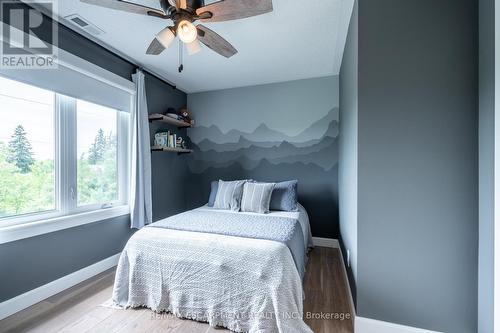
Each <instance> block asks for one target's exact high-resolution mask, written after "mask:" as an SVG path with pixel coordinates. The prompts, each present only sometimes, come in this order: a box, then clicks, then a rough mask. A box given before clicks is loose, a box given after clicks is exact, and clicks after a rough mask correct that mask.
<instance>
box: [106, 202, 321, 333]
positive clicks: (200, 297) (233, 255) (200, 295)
mask: <svg viewBox="0 0 500 333" xmlns="http://www.w3.org/2000/svg"><path fill="white" fill-rule="evenodd" d="M203 209H206V208H203ZM238 214H241V213H238ZM278 214H280V213H278ZM288 214H290V213H288ZM297 214H299V213H297ZM299 215H300V214H299ZM306 216H307V215H306ZM297 217H298V215H297ZM303 228H304V230H305V232H304V234H305V235H307V239H308V241H307V242H306V244H309V239H310V233H309V225H308V223H307V225H305V224H304V225H303ZM302 300H303V289H302V281H301V278H300V276H299V274H298V271H297V269H296V267H295V264H294V261H293V258H292V255H291V253H290V250H289V249H288V247H287V246H286V245H285V244H283V243H280V242H276V241H269V240H262V239H251V238H242V237H233V236H226V235H218V234H208V233H200V232H189V231H180V230H171V229H162V228H143V229H141V230H140V231H138V232H137V233H135V234H134V235H133V236H132V237H131V238H130V240H129V242H128V243H127V245H126V247H125V249H124V250H123V252H122V255H121V257H120V261H119V264H118V268H117V272H116V278H115V285H114V289H113V302H114V303H115V304H117V305H119V306H123V307H139V306H145V307H148V308H151V309H152V310H155V311H168V312H172V313H174V314H175V315H177V316H179V317H183V318H190V319H195V320H198V321H205V322H208V323H209V324H210V325H211V326H223V327H226V328H229V329H230V330H233V331H236V332H283V333H294V332H312V331H311V330H310V328H309V327H308V326H307V325H306V324H305V323H304V322H303V320H302V318H301V317H302V311H303V307H302V303H303V302H302Z"/></svg>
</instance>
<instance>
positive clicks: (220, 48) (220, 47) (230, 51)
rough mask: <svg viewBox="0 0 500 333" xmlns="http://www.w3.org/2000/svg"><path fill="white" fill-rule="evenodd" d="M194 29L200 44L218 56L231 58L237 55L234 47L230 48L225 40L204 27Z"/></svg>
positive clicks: (199, 26)
mask: <svg viewBox="0 0 500 333" xmlns="http://www.w3.org/2000/svg"><path fill="white" fill-rule="evenodd" d="M196 28H197V29H198V39H199V40H200V42H202V43H203V44H205V45H206V46H208V47H209V48H211V49H212V50H213V51H215V52H217V53H218V54H220V55H222V56H224V57H226V58H231V57H232V56H233V55H235V54H236V53H238V51H237V50H236V49H235V48H234V46H232V45H231V44H230V43H229V42H228V41H227V40H225V39H224V38H222V37H221V36H220V35H218V34H217V33H215V32H214V31H212V30H210V29H209V28H207V27H205V26H204V25H201V24H198V26H197V27H196Z"/></svg>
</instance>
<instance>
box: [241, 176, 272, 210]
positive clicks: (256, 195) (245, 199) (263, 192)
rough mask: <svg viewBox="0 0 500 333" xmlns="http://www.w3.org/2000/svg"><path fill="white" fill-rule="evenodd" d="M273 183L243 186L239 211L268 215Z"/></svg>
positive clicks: (246, 184)
mask: <svg viewBox="0 0 500 333" xmlns="http://www.w3.org/2000/svg"><path fill="white" fill-rule="evenodd" d="M274 185H276V184H275V183H250V182H247V183H245V185H243V196H242V198H241V211H242V212H254V213H260V214H267V213H269V204H270V203H271V195H272V193H273V189H274Z"/></svg>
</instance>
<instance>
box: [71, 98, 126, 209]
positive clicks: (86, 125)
mask: <svg viewBox="0 0 500 333" xmlns="http://www.w3.org/2000/svg"><path fill="white" fill-rule="evenodd" d="M76 109H77V112H76V117H77V121H76V124H77V130H76V132H77V156H78V170H77V175H78V178H77V193H78V195H77V197H78V200H77V203H78V206H84V205H91V204H104V205H106V204H108V203H111V202H114V201H117V200H118V164H117V157H118V155H117V145H116V140H117V136H116V133H117V121H118V118H117V115H118V112H117V111H116V110H113V109H109V108H106V107H103V106H100V105H97V104H93V103H88V102H85V101H82V100H77V102H76Z"/></svg>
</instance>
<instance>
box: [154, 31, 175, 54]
mask: <svg viewBox="0 0 500 333" xmlns="http://www.w3.org/2000/svg"><path fill="white" fill-rule="evenodd" d="M156 39H158V41H159V42H160V43H161V45H163V46H164V47H165V48H166V49H167V48H168V47H169V46H170V44H172V42H173V41H174V39H175V35H174V33H173V32H172V30H171V29H170V27H166V28H165V29H163V30H162V31H160V32H159V33H157V34H156Z"/></svg>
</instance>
